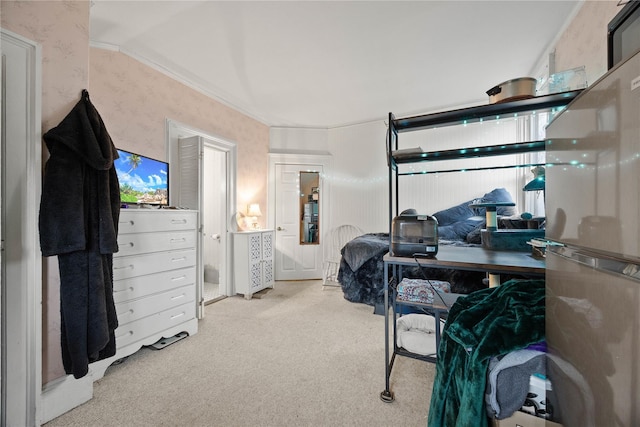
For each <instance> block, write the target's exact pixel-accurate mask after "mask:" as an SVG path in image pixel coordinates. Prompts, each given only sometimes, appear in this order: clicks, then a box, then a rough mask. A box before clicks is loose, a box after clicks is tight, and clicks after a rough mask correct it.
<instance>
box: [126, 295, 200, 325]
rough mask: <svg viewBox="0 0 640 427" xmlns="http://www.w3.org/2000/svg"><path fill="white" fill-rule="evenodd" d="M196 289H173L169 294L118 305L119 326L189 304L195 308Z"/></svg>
mask: <svg viewBox="0 0 640 427" xmlns="http://www.w3.org/2000/svg"><path fill="white" fill-rule="evenodd" d="M195 300H196V288H195V286H183V287H181V288H176V289H171V290H170V291H167V292H162V293H159V294H153V295H151V296H148V297H146V298H140V299H136V300H131V301H126V302H122V303H119V304H116V313H117V315H118V324H119V325H120V326H122V325H126V324H127V323H130V322H133V321H135V320H138V319H142V318H143V317H147V316H150V315H154V314H157V313H158V312H162V311H164V310H168V309H170V308H172V307H176V306H179V305H182V304H185V303H187V302H190V303H192V304H193V305H194V306H195Z"/></svg>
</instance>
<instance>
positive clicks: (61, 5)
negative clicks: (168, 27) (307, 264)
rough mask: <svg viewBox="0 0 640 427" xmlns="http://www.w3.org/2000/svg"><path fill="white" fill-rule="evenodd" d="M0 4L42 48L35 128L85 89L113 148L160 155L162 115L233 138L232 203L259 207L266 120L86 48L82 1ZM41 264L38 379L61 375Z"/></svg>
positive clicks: (50, 291)
mask: <svg viewBox="0 0 640 427" xmlns="http://www.w3.org/2000/svg"><path fill="white" fill-rule="evenodd" d="M1 8H2V15H1V23H2V27H3V28H5V29H7V30H10V31H13V32H14V33H17V34H19V35H21V36H24V37H26V38H28V39H30V40H33V41H36V42H38V43H40V44H41V46H42V63H43V64H42V121H43V123H42V129H43V132H46V131H47V130H49V129H50V128H52V127H54V126H56V125H57V124H58V123H59V122H60V121H61V120H62V119H63V118H64V116H65V115H66V114H67V113H68V112H69V111H70V110H71V108H73V106H74V105H75V103H76V102H78V100H79V99H80V93H81V91H82V89H85V88H86V89H88V90H89V95H90V97H91V100H92V102H93V103H94V104H95V106H96V108H97V109H98V111H99V112H100V115H101V116H102V119H103V120H104V122H105V125H106V126H107V129H108V131H109V134H110V135H111V137H112V139H113V140H114V143H115V144H116V146H117V147H119V148H123V149H125V150H130V151H134V152H137V153H140V154H143V155H148V156H150V157H156V158H159V159H164V158H165V129H164V127H165V119H166V118H170V119H173V120H176V121H178V122H180V123H183V124H185V125H188V126H190V127H193V128H196V129H200V130H202V131H204V132H206V133H208V134H213V135H218V136H220V137H222V138H224V139H227V140H229V141H232V142H234V143H236V144H237V146H238V182H237V192H238V194H239V197H238V203H239V204H241V203H242V202H243V200H242V197H241V196H240V195H242V194H251V195H253V198H252V200H251V201H256V202H258V203H260V204H261V205H262V206H266V200H267V197H266V180H267V169H268V156H267V153H268V150H269V128H268V127H267V126H266V125H264V124H262V123H260V122H257V121H256V120H254V119H251V118H249V117H247V116H244V115H242V114H240V113H238V112H237V111H234V110H233V109H231V108H229V107H227V106H225V105H223V104H221V103H218V102H216V101H214V100H213V99H211V98H208V97H206V96H204V95H202V94H200V93H198V92H196V91H195V90H193V89H190V88H188V87H187V86H185V85H183V84H181V83H179V82H177V81H175V80H172V79H170V78H169V77H167V76H165V75H164V74H162V73H159V72H157V71H155V70H153V69H151V68H150V67H148V66H146V65H144V64H142V63H140V62H139V61H137V60H135V59H132V58H131V57H128V56H126V55H124V54H122V53H119V52H113V51H105V50H101V49H95V48H94V49H90V48H89V13H90V2H88V1H71V0H66V1H4V0H3V1H2V3H1ZM44 151H45V152H46V150H44ZM244 202H245V203H246V201H244ZM261 220H262V221H264V218H262V219H261ZM263 225H264V224H263ZM44 263H45V266H44V273H43V275H44V278H43V299H44V301H45V304H44V305H43V319H44V320H43V322H44V325H43V373H42V376H43V383H44V384H46V383H47V382H49V381H51V380H53V379H56V378H58V377H61V376H63V375H64V369H63V368H62V360H61V356H60V335H59V331H60V315H59V291H58V290H59V285H60V280H59V277H58V267H57V262H56V258H47V259H45V261H44Z"/></svg>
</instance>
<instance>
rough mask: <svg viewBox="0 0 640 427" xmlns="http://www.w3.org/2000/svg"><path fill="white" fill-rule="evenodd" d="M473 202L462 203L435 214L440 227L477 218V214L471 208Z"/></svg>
mask: <svg viewBox="0 0 640 427" xmlns="http://www.w3.org/2000/svg"><path fill="white" fill-rule="evenodd" d="M470 204H471V201H468V202H464V203H460V204H459V205H457V206H453V207H451V208H448V209H444V210H441V211H438V212H436V213H434V214H433V216H435V217H436V219H437V220H438V226H443V225H450V224H453V223H456V222H458V221H463V220H465V219H467V218H470V217H472V216H475V215H476V213H475V212H474V211H473V209H471V208H470V207H469V205H470Z"/></svg>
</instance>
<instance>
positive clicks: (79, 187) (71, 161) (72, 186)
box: [39, 90, 120, 378]
mask: <svg viewBox="0 0 640 427" xmlns="http://www.w3.org/2000/svg"><path fill="white" fill-rule="evenodd" d="M44 141H45V143H46V144H47V148H48V150H49V153H50V158H49V159H48V161H47V163H46V165H45V172H44V180H43V187H42V198H41V201H40V217H39V229H40V247H41V250H42V254H43V255H44V256H54V255H57V256H58V265H59V270H60V314H61V346H62V362H63V365H64V369H65V372H66V373H67V374H73V376H74V377H75V378H81V377H83V376H85V375H86V374H87V372H88V369H89V367H88V364H89V363H91V362H95V361H97V360H101V359H105V358H107V357H110V356H113V355H114V354H115V353H116V344H115V336H114V331H115V329H116V328H117V327H118V319H117V316H116V312H115V305H114V301H113V253H115V252H117V251H118V243H117V236H118V219H119V216H120V190H119V185H118V177H117V175H116V172H115V168H114V165H113V162H114V160H115V159H117V158H118V153H117V151H116V148H115V146H114V145H113V142H112V140H111V137H110V136H109V134H108V132H107V129H106V128H105V125H104V123H103V121H102V118H101V117H100V114H99V113H98V111H97V110H96V108H95V107H94V106H93V104H92V103H91V101H90V100H89V94H88V92H87V91H86V90H84V91H83V92H82V99H81V100H80V101H78V103H77V104H76V105H75V107H74V108H73V109H72V110H71V112H69V114H68V115H67V116H66V117H65V118H64V119H63V120H62V122H60V124H59V125H58V126H56V127H55V128H53V129H51V130H49V131H48V132H47V133H45V134H44Z"/></svg>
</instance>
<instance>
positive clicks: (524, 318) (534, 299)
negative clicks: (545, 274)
mask: <svg viewBox="0 0 640 427" xmlns="http://www.w3.org/2000/svg"><path fill="white" fill-rule="evenodd" d="M544 298H545V291H544V280H511V281H508V282H506V283H504V284H502V285H500V286H498V287H495V288H489V289H481V290H479V291H475V292H472V293H471V294H469V295H466V296H464V297H460V298H458V300H457V301H456V303H455V304H454V305H453V306H452V307H451V310H450V311H449V315H448V317H447V322H446V324H445V326H444V330H443V334H442V340H441V342H440V347H439V348H438V361H437V363H436V377H435V380H434V384H433V392H432V395H431V405H430V408H429V420H428V426H429V427H439V426H442V427H453V426H459V427H471V426H478V427H487V426H488V419H487V415H486V410H485V403H484V392H485V388H486V384H487V367H488V366H489V359H490V358H491V357H492V356H497V355H500V354H506V353H509V352H511V351H514V350H517V349H521V348H524V347H527V346H528V345H530V344H534V343H537V342H540V341H542V340H544V330H545V324H544V322H545V319H544V313H545V305H544Z"/></svg>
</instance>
